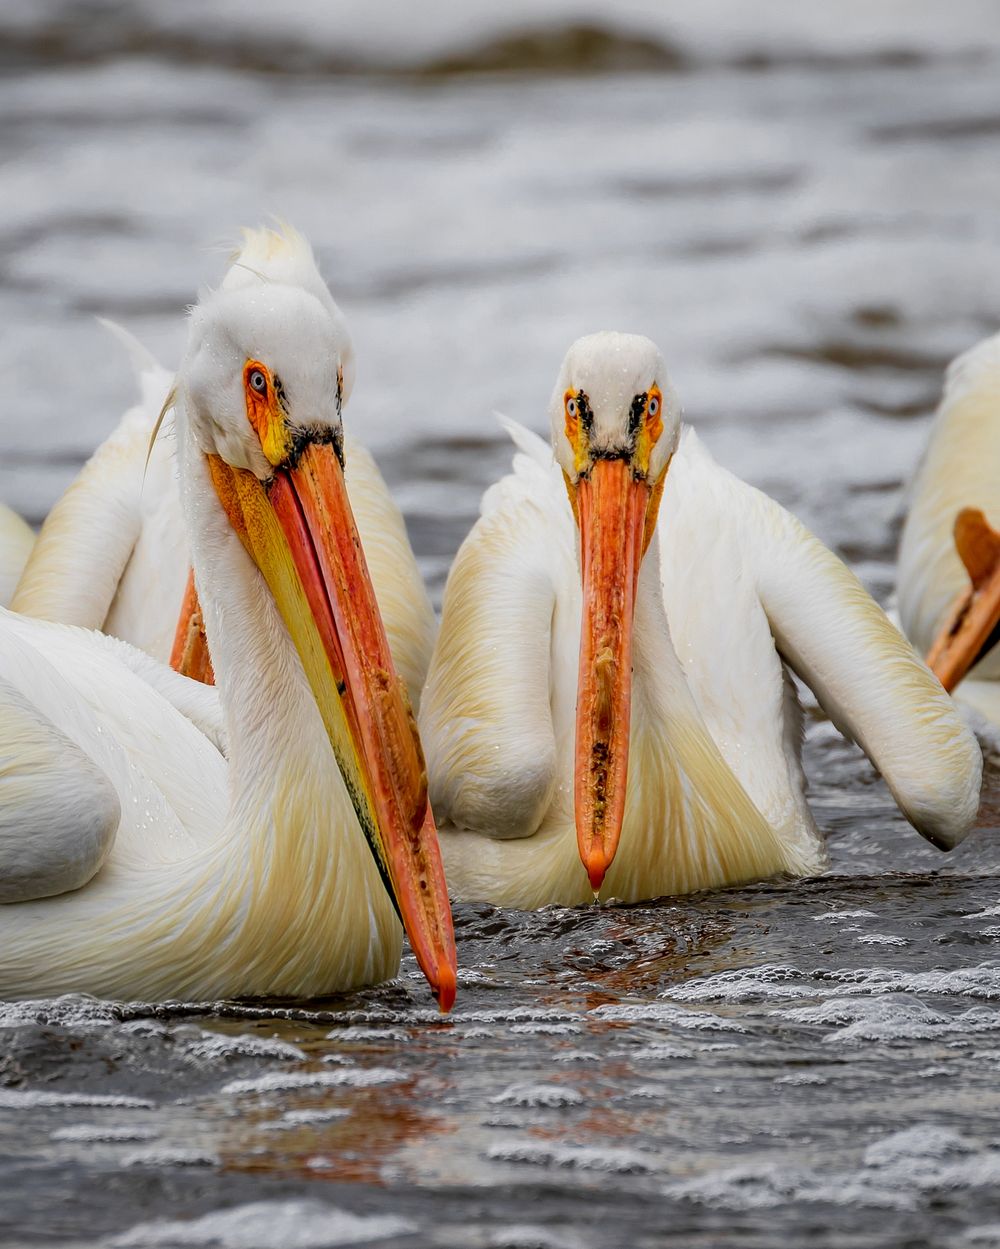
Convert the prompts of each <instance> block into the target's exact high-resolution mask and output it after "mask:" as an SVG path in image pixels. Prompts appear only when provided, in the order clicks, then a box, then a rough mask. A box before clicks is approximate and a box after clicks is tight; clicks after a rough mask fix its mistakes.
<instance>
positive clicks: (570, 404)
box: [566, 399, 576, 416]
mask: <svg viewBox="0 0 1000 1249" xmlns="http://www.w3.org/2000/svg"><path fill="white" fill-rule="evenodd" d="M566 411H567V413H568V414H569V415H570V416H576V400H575V399H567V400H566Z"/></svg>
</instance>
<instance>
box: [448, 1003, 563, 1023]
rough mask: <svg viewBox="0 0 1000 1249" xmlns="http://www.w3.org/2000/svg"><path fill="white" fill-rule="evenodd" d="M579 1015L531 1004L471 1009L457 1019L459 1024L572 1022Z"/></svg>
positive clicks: (456, 1021)
mask: <svg viewBox="0 0 1000 1249" xmlns="http://www.w3.org/2000/svg"><path fill="white" fill-rule="evenodd" d="M576 1018H577V1016H576V1015H575V1014H573V1012H572V1011H567V1010H557V1009H556V1008H555V1007H540V1008H533V1007H530V1006H515V1007H507V1008H506V1009H505V1010H502V1009H496V1010H470V1011H468V1012H467V1013H466V1014H464V1015H462V1017H461V1018H460V1019H456V1020H455V1023H456V1024H458V1025H464V1024H470V1023H472V1024H476V1023H490V1024H496V1023H509V1024H520V1023H560V1022H566V1023H571V1022H572V1021H573V1020H574V1019H576Z"/></svg>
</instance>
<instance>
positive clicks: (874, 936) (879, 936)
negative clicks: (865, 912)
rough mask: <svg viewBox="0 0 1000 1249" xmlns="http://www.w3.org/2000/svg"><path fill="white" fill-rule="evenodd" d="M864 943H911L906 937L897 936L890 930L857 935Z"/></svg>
mask: <svg viewBox="0 0 1000 1249" xmlns="http://www.w3.org/2000/svg"><path fill="white" fill-rule="evenodd" d="M856 940H858V941H860V942H861V943H862V945H909V944H910V943H909V941H907V939H906V938H905V937H897V936H894V935H893V934H892V933H888V932H866V933H864V934H862V936H860V937H857V938H856Z"/></svg>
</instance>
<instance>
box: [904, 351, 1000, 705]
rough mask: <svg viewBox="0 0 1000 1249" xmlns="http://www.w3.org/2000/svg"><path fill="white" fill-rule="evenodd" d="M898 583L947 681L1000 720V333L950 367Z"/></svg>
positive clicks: (912, 631)
mask: <svg viewBox="0 0 1000 1249" xmlns="http://www.w3.org/2000/svg"><path fill="white" fill-rule="evenodd" d="M898 592H899V616H900V621H901V623H902V625H903V628H904V630H905V631H906V634H907V636H908V637H909V638H910V640H911V641H912V642H913V644H914V646H915V647H916V648H917V650H919V651H921V653H923V654H925V655H927V661H928V663H929V664H930V666H931V668H932V669H933V670H934V671H935V672H936V673H937V674H938V676H939V677H940V678H941V681H942V683H943V684H944V686H945V688H946V689H949V690H951V689H955V687H956V686H958V688H957V689H955V697H956V698H957V699H958V700H959V701H960V702H963V703H965V704H967V705H968V706H970V707H972V708H974V709H975V710H976V711H977V712H979V714H981V715H982V716H984V717H985V718H986V719H987V720H988V721H990V722H991V723H992V724H993V725H994V726H996V725H1000V681H998V679H1000V649H998V648H996V647H995V645H994V644H995V643H996V641H997V636H998V631H1000V334H997V335H994V337H992V338H988V339H986V340H985V341H984V342H981V343H979V344H978V345H977V346H975V347H973V348H972V349H971V350H970V351H967V352H965V354H964V355H961V356H959V357H958V358H957V359H956V360H955V361H953V363H952V365H951V367H950V368H949V369H948V374H947V377H946V379H945V387H944V395H943V396H942V399H941V404H940V406H939V407H938V411H937V415H936V416H935V418H934V424H933V426H932V427H931V433H930V439H929V441H928V444H927V449H926V451H925V452H924V457H923V459H922V461H921V463H920V467H919V468H918V469H917V472H916V475H915V477H914V480H913V484H912V486H911V490H910V510H909V513H908V515H907V518H906V524H905V525H904V526H903V535H902V539H901V541H900V548H899V572H898ZM966 673H968V674H969V675H968V676H967V677H966ZM963 678H964V679H963ZM959 682H961V685H959Z"/></svg>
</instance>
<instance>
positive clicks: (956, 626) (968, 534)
mask: <svg viewBox="0 0 1000 1249" xmlns="http://www.w3.org/2000/svg"><path fill="white" fill-rule="evenodd" d="M955 546H956V548H957V550H958V554H959V556H960V558H961V560H962V563H963V564H964V565H965V567H966V570H967V572H968V574H969V580H970V582H971V584H970V586H969V588H968V589H967V590H965V591H964V592H963V593H962V594H960V595H959V597H958V599H957V600H956V601H955V603H954V605H953V606H952V609H951V611H950V612H949V614H948V617H947V619H946V620H945V623H944V626H943V627H942V629H941V631H940V632H939V633H938V635H937V637H936V638H935V639H934V642H933V645H932V646H931V648H930V650H929V651H928V652H927V666H928V667H929V668H930V670H931V671H932V672H933V673H934V675H935V676H936V677H937V678H938V680H939V681H940V682H941V684H942V685H943V686H944V688H945V689H946V690H948V691H949V692H950V691H951V690H953V689H954V688H955V686H956V685H958V683H959V681H961V680H962V678H963V677H964V676H965V674H966V673H967V672H968V671H969V669H970V668H971V667H973V666H974V665H975V664H976V663H978V661H979V660H980V659H981V658H982V657H983V655H984V654H985V653H986V651H988V650H989V649H990V648H991V646H992V645H993V644H994V642H995V641H996V640H997V637H996V634H997V631H998V628H1000V533H997V531H996V530H995V529H993V528H992V527H991V526H990V524H989V522H988V521H987V519H986V517H985V516H984V515H983V513H982V512H980V511H978V510H977V509H975V508H969V507H967V508H963V509H962V511H961V512H959V514H958V516H957V518H956V520H955Z"/></svg>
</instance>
